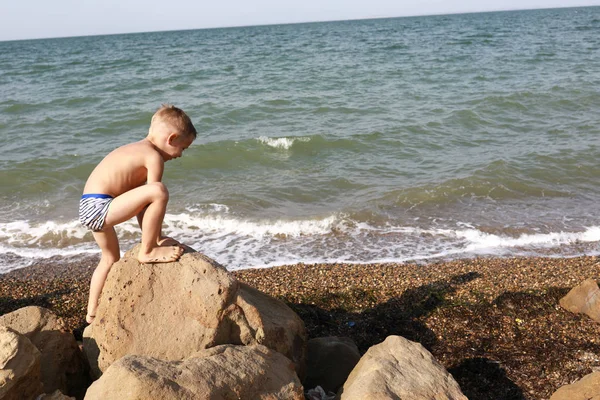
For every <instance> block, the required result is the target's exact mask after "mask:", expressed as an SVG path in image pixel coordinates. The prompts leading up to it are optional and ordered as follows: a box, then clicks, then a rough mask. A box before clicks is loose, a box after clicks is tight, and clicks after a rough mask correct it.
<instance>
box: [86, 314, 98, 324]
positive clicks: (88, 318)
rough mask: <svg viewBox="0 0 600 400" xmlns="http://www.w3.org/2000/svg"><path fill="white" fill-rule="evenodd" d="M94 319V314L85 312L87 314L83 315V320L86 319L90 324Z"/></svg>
mask: <svg viewBox="0 0 600 400" xmlns="http://www.w3.org/2000/svg"><path fill="white" fill-rule="evenodd" d="M95 319H96V316H95V315H90V314H87V315H86V316H85V321H86V322H87V323H88V324H91V323H92V322H94V320H95Z"/></svg>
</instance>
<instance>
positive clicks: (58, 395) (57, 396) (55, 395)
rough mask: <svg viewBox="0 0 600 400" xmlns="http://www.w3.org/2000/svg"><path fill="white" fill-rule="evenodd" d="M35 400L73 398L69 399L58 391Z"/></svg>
mask: <svg viewBox="0 0 600 400" xmlns="http://www.w3.org/2000/svg"><path fill="white" fill-rule="evenodd" d="M36 400H75V397H69V396H66V395H64V394H63V393H62V392H61V391H60V390H57V391H55V392H54V393H50V394H43V395H41V396H40V397H38V398H37V399H36Z"/></svg>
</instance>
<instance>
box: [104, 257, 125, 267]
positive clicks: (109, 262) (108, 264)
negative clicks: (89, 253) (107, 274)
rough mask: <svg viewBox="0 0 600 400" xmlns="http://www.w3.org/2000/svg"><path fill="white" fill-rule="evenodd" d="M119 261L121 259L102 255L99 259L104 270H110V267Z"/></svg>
mask: <svg viewBox="0 0 600 400" xmlns="http://www.w3.org/2000/svg"><path fill="white" fill-rule="evenodd" d="M120 259H121V257H119V256H116V255H115V256H113V255H111V254H103V255H102V257H101V264H104V267H105V268H110V267H112V265H113V264H114V263H116V262H117V261H119V260H120Z"/></svg>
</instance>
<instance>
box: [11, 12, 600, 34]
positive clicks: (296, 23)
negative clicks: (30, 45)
mask: <svg viewBox="0 0 600 400" xmlns="http://www.w3.org/2000/svg"><path fill="white" fill-rule="evenodd" d="M593 7H600V5H579V6H577V5H576V6H564V7H562V6H561V7H540V8H507V9H495V10H485V11H459V12H450V13H448V12H446V13H431V14H412V15H400V16H388V17H365V18H349V19H326V20H315V21H301V22H273V23H264V24H248V25H226V26H209V27H203V28H183V29H159V30H155V31H131V32H114V33H94V34H84V35H68V36H47V37H32V38H23V39H0V43H6V42H22V41H29V40H53V39H75V38H85V37H97V36H118V35H139V34H147V33H166V32H188V31H200V30H211V29H236V28H252V27H265V26H281V25H301V24H319V23H327V22H350V21H371V20H380V19H400V18H415V17H441V16H447V15H469V14H488V13H497V12H515V11H539V10H559V9H566V8H593Z"/></svg>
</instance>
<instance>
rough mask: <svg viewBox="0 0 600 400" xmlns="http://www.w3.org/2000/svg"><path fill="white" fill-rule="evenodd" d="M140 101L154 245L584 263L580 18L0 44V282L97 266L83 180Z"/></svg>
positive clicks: (598, 189)
mask: <svg viewBox="0 0 600 400" xmlns="http://www.w3.org/2000/svg"><path fill="white" fill-rule="evenodd" d="M161 103H173V104H175V105H177V106H179V107H181V108H183V109H184V110H185V111H186V112H187V113H188V114H189V115H190V117H191V118H192V120H193V122H194V124H195V126H196V128H197V130H198V132H199V135H198V138H197V139H196V141H195V142H194V144H193V145H192V146H191V147H190V148H189V149H188V150H187V151H186V152H185V153H184V156H183V157H182V158H180V159H177V160H174V161H170V162H168V163H167V164H166V168H165V174H164V182H165V183H166V185H167V186H168V188H169V191H170V201H169V205H168V210H167V215H166V217H165V223H164V233H166V234H168V235H171V236H173V237H175V238H177V239H178V240H180V241H182V242H184V243H186V244H188V245H190V246H192V247H194V248H195V249H197V250H199V251H202V252H203V253H205V254H207V255H208V256H210V257H212V258H214V259H216V260H217V261H219V262H221V263H222V264H224V265H226V266H227V267H228V268H230V269H237V268H248V267H258V266H272V265H279V264H286V263H296V262H301V261H302V262H356V263H366V262H384V261H392V262H405V261H423V260H424V261H427V260H432V259H436V258H440V257H441V258H456V257H473V256H519V255H525V256H527V255H558V256H576V255H581V254H599V253H600V202H599V196H600V161H599V160H600V113H599V111H600V7H586V8H568V9H549V10H536V11H514V12H495V13H480V14H464V15H446V16H427V17H411V18H394V19H376V20H361V21H341V22H325V23H307V24H293V25H275V26H256V27H241V28H224V29H207V30H193V31H179V32H154V33H140V34H127V35H112V36H93V37H75V38H61V39H44V40H25V41H13V42H0V143H1V145H0V146H1V149H2V151H1V152H0V272H2V271H7V270H9V269H12V268H18V267H22V266H25V265H28V264H30V263H31V262H33V261H35V260H39V259H41V258H46V257H50V256H55V255H61V256H76V255H78V254H82V253H97V252H98V249H97V247H96V245H95V243H94V241H93V238H92V235H91V233H90V232H89V231H87V230H86V229H84V228H83V227H81V226H80V225H79V223H78V222H77V209H78V203H79V198H80V195H81V193H82V190H83V186H84V184H85V181H86V178H87V177H88V175H89V173H90V172H91V171H92V169H93V168H94V166H95V165H96V164H97V163H98V162H99V161H100V160H101V159H102V158H103V157H104V156H105V155H106V154H107V153H108V152H110V151H111V150H113V149H114V148H116V147H118V146H120V145H123V144H126V143H129V142H132V141H137V140H140V139H142V138H144V137H145V135H146V133H147V131H148V126H149V122H150V118H151V116H152V114H153V112H154V111H155V110H156V109H157V108H158V107H159V106H160V105H161ZM117 231H118V234H119V236H120V239H121V250H122V251H125V250H127V249H128V248H130V247H131V246H132V245H133V244H134V243H136V242H137V241H139V239H140V234H139V228H138V227H137V224H136V222H135V220H132V221H129V222H126V223H124V224H122V225H120V226H118V227H117Z"/></svg>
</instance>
